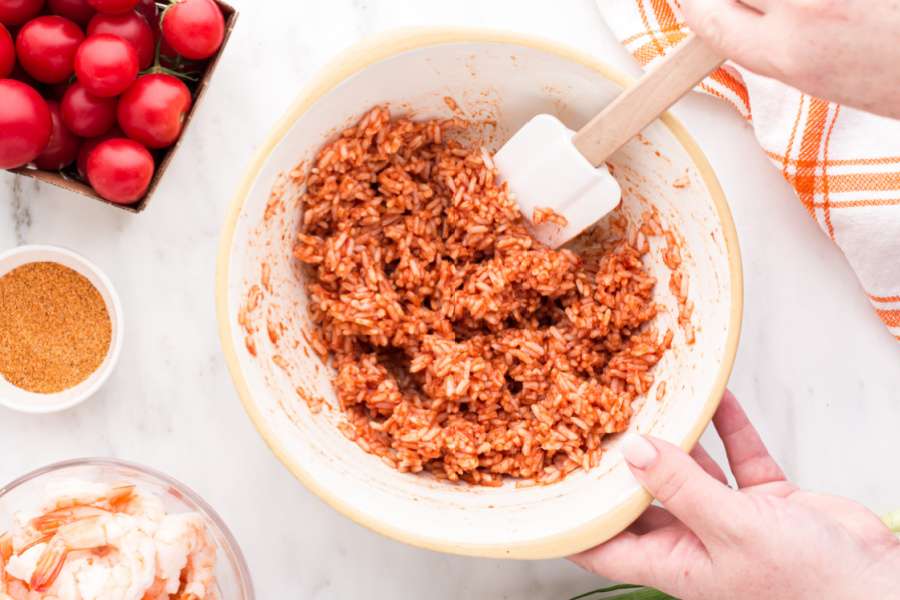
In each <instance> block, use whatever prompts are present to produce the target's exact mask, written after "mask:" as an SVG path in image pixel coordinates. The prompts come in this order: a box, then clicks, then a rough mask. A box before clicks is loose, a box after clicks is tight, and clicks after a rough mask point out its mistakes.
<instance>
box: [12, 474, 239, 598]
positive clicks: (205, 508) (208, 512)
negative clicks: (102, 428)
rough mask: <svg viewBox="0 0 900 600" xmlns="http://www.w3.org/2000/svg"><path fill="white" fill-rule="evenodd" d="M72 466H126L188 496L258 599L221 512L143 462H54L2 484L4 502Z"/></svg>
mask: <svg viewBox="0 0 900 600" xmlns="http://www.w3.org/2000/svg"><path fill="white" fill-rule="evenodd" d="M71 467H123V468H125V469H132V470H134V471H137V472H139V473H142V474H144V475H146V476H148V477H151V478H153V479H156V480H158V481H160V482H162V483H164V484H165V485H166V486H168V487H170V488H173V489H175V490H177V491H178V493H179V494H180V495H182V496H185V497H187V498H188V499H189V500H190V501H191V502H193V503H194V504H195V505H196V506H197V507H198V508H199V509H200V511H201V512H202V513H203V516H204V517H206V518H208V519H209V520H210V521H212V523H213V525H215V526H216V528H217V529H218V530H219V532H220V533H221V534H222V536H223V537H224V538H225V541H226V543H227V544H228V547H227V548H225V550H226V551H228V552H229V553H230V555H231V556H230V557H229V558H231V559H233V560H234V563H235V565H236V566H237V570H238V573H239V575H240V578H241V582H240V583H241V585H242V590H241V592H242V593H243V594H244V596H243V597H244V600H254V599H255V598H256V591H255V588H254V587H253V578H252V576H251V575H250V568H249V567H248V566H247V559H246V557H245V556H244V552H243V550H241V546H240V544H239V543H238V541H237V538H235V537H234V533H232V531H231V529H229V527H228V524H227V523H225V520H224V519H223V518H222V517H221V515H219V513H218V512H216V509H214V508H213V507H212V505H211V504H210V503H209V502H207V501H206V500H204V499H203V497H202V496H201V495H200V494H198V493H197V492H195V491H194V489H193V488H192V487H190V486H189V485H187V484H185V483H183V482H181V481H179V480H178V479H175V478H174V477H172V476H171V475H168V474H166V473H163V472H162V471H159V470H157V469H154V468H153V467H148V466H147V465H143V464H140V463H136V462H131V461H128V460H122V459H120V458H111V457H93V456H91V457H84V458H70V459H68V460H62V461H59V462H54V463H50V464H48V465H45V466H43V467H38V468H37V469H33V470H31V471H29V472H27V473H25V474H24V475H20V476H19V477H16V478H15V479H13V480H12V481H10V482H9V483H6V484H3V485H0V499H2V498H3V497H4V496H5V495H6V494H8V493H9V492H11V491H12V490H14V489H16V488H18V487H20V486H22V485H24V484H26V483H28V482H29V481H32V480H34V479H37V478H39V477H42V476H44V475H49V474H52V473H56V472H58V471H61V470H63V469H68V468H71Z"/></svg>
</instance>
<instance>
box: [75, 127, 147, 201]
mask: <svg viewBox="0 0 900 600" xmlns="http://www.w3.org/2000/svg"><path fill="white" fill-rule="evenodd" d="M85 169H86V171H87V178H88V182H90V184H91V187H93V188H94V190H95V191H96V192H97V193H98V194H100V196H102V197H103V198H106V199H107V200H109V201H110V202H115V203H117V204H131V203H133V202H135V201H137V200H139V199H140V198H141V197H143V196H144V194H145V193H147V187H148V186H149V185H150V180H151V179H153V169H154V165H153V156H151V155H150V152H149V151H148V150H147V149H146V148H144V147H143V146H142V145H140V144H139V143H137V142H136V141H134V140H129V139H126V138H111V139H108V140H104V141H102V142H100V143H99V144H97V146H96V147H95V148H94V149H93V150H91V151H90V153H88V155H87V160H86V166H85Z"/></svg>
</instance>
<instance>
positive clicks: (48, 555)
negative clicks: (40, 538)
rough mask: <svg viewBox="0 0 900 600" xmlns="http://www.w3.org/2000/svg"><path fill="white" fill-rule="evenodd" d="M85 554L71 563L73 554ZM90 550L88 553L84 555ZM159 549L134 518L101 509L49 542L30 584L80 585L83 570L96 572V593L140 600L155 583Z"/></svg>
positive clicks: (50, 587)
mask: <svg viewBox="0 0 900 600" xmlns="http://www.w3.org/2000/svg"><path fill="white" fill-rule="evenodd" d="M73 553H82V554H81V555H79V556H77V557H76V558H75V560H72V561H70V562H69V564H67V559H68V558H69V555H70V554H73ZM85 554H87V555H86V556H85ZM155 565H156V548H155V545H154V543H153V537H152V534H151V533H148V532H145V531H143V530H141V529H140V528H139V527H138V526H136V523H135V518H134V517H131V516H129V515H123V514H113V513H107V514H101V515H98V516H94V517H88V518H85V519H81V520H78V521H74V522H72V523H68V524H66V525H62V526H61V527H59V529H58V530H57V532H56V534H55V535H54V536H53V538H52V539H51V540H50V541H49V542H48V543H47V545H46V547H45V548H44V551H43V553H42V554H41V557H40V558H39V559H38V561H37V565H36V566H35V569H34V572H33V573H32V575H31V582H30V583H31V589H33V590H36V591H38V592H47V591H54V590H57V589H60V590H61V589H71V590H77V589H79V587H80V584H79V576H78V575H79V572H80V571H81V570H83V569H90V570H91V572H92V573H93V577H92V579H93V580H94V587H99V588H100V589H97V590H93V595H94V596H95V597H103V598H120V599H122V600H140V599H141V598H142V597H143V595H144V591H145V590H146V589H147V588H149V587H150V586H151V585H152V584H153V580H154V572H155Z"/></svg>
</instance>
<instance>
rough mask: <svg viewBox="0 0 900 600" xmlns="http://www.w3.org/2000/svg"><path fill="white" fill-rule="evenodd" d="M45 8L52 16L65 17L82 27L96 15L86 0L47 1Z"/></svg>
mask: <svg viewBox="0 0 900 600" xmlns="http://www.w3.org/2000/svg"><path fill="white" fill-rule="evenodd" d="M47 8H49V9H50V12H51V13H52V14H54V15H59V16H61V17H65V18H67V19H69V20H70V21H74V22H75V23H78V24H79V25H81V26H82V27H84V26H86V25H87V24H88V22H89V21H90V20H91V17H93V16H94V15H95V14H97V11H96V10H94V7H93V6H91V5H90V4H88V0H47Z"/></svg>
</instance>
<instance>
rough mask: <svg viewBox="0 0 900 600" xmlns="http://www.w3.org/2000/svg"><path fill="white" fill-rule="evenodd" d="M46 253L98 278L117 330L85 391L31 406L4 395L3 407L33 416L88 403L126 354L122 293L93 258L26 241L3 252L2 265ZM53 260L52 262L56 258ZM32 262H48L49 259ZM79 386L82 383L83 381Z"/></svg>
mask: <svg viewBox="0 0 900 600" xmlns="http://www.w3.org/2000/svg"><path fill="white" fill-rule="evenodd" d="M42 252H43V253H47V254H50V255H55V256H64V257H66V258H68V259H70V260H72V261H73V262H75V263H77V264H78V265H79V266H80V268H79V269H73V270H74V271H76V272H78V271H79V270H81V271H83V272H89V273H91V274H92V275H93V276H94V277H95V278H96V279H97V281H98V282H99V286H97V285H95V286H94V287H99V288H102V290H99V289H98V291H100V292H101V295H102V292H106V294H108V296H109V299H110V304H111V305H112V306H108V307H107V310H110V309H111V310H112V313H113V314H111V315H110V320H111V322H112V328H113V329H112V336H111V339H110V341H109V349H107V351H106V356H104V357H103V362H102V363H100V366H99V367H97V369H96V370H95V371H94V372H93V373H91V374H90V375H88V377H91V376H93V375H94V374H95V373H97V374H98V375H97V378H96V379H95V380H94V381H93V383H91V385H89V386H87V387H86V388H84V389H83V390H81V392H79V393H78V394H75V395H73V396H71V397H69V398H63V399H61V400H60V401H59V402H57V403H55V404H47V405H37V404H35V405H29V404H24V403H21V402H15V401H13V400H10V399H9V398H7V397H6V396H4V395H3V394H0V406H5V407H6V408H8V409H10V410H15V411H17V412H20V413H24V414H32V415H46V414H52V413H58V412H62V411H64V410H68V409H70V408H73V407H75V406H78V405H79V404H81V403H82V402H85V401H86V400H87V399H88V398H90V397H91V396H93V395H94V394H96V393H97V392H98V391H99V390H100V388H102V387H103V384H105V383H106V381H107V379H109V377H110V375H112V373H113V371H115V369H116V366H117V364H118V362H119V356H120V355H121V354H122V345H123V342H124V338H125V314H124V311H123V310H122V301H121V299H120V298H119V293H118V292H117V291H116V288H115V286H114V285H113V283H112V280H111V279H110V278H109V277H108V276H107V275H106V273H104V272H103V271H102V270H101V269H100V267H98V266H97V265H96V264H95V263H94V262H93V261H91V260H89V259H88V258H86V257H85V256H84V255H82V254H79V253H78V252H75V251H74V250H70V249H68V248H64V247H62V246H54V245H51V244H24V245H21V246H15V247H13V248H10V249H9V250H6V251H5V252H0V266H2V264H3V263H4V262H5V261H6V260H8V259H10V258H13V257H16V256H20V255H25V257H26V258H27V255H29V254H31V255H34V254H36V253H42ZM49 260H50V261H51V262H52V258H51V259H49ZM30 262H47V260H41V261H30ZM25 264H30V263H25ZM5 274H6V273H4V275H5ZM79 274H83V273H79ZM91 285H94V284H91ZM82 383H83V382H82ZM76 385H80V383H79V384H76ZM20 389H21V388H20ZM22 391H23V392H24V393H25V394H27V395H28V396H29V397H39V398H43V397H45V396H46V394H40V393H37V392H29V391H28V390H22ZM65 391H66V390H63V392H58V393H64V392H65Z"/></svg>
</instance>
